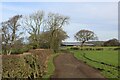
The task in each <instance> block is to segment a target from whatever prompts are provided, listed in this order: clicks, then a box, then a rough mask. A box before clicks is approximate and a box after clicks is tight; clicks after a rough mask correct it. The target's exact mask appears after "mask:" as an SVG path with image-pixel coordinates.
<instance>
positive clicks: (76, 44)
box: [61, 42, 95, 46]
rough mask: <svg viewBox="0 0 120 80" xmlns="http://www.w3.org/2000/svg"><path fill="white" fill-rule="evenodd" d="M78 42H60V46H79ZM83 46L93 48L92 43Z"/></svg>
mask: <svg viewBox="0 0 120 80" xmlns="http://www.w3.org/2000/svg"><path fill="white" fill-rule="evenodd" d="M80 45H81V43H80V42H62V44H61V46H80ZM84 46H95V45H94V44H92V43H84Z"/></svg>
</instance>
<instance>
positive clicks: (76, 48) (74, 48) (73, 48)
mask: <svg viewBox="0 0 120 80" xmlns="http://www.w3.org/2000/svg"><path fill="white" fill-rule="evenodd" d="M70 49H72V50H79V48H78V47H71V48H70Z"/></svg>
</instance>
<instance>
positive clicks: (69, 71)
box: [51, 53, 106, 80]
mask: <svg viewBox="0 0 120 80" xmlns="http://www.w3.org/2000/svg"><path fill="white" fill-rule="evenodd" d="M54 65H55V71H54V74H53V75H52V76H51V79H54V78H101V79H102V80H106V79H105V78H104V76H102V75H101V74H100V72H99V71H98V70H96V69H94V68H92V67H90V66H89V65H87V64H85V63H84V62H83V61H80V60H77V59H76V58H75V57H74V56H73V54H69V53H64V54H60V55H59V56H57V57H55V58H54Z"/></svg>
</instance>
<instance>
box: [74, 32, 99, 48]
mask: <svg viewBox="0 0 120 80" xmlns="http://www.w3.org/2000/svg"><path fill="white" fill-rule="evenodd" d="M74 37H75V39H76V40H78V41H81V47H82V46H83V44H84V43H85V42H86V41H89V40H96V39H98V38H97V36H96V35H95V33H94V32H92V31H89V30H80V31H78V32H77V33H76V35H75V36H74Z"/></svg>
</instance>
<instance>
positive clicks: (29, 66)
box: [2, 49, 52, 78]
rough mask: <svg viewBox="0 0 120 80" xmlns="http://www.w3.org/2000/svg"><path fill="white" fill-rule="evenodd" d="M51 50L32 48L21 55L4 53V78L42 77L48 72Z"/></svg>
mask: <svg viewBox="0 0 120 80" xmlns="http://www.w3.org/2000/svg"><path fill="white" fill-rule="evenodd" d="M51 53H52V51H51V50H47V49H46V50H41V49H37V50H30V51H29V52H28V53H24V54H20V55H3V56H2V68H3V73H2V77H3V78H41V77H42V76H43V75H44V74H45V73H46V68H47V60H48V58H49V56H50V55H51Z"/></svg>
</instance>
